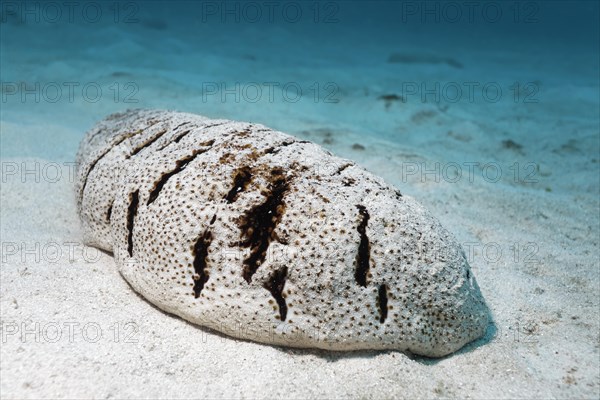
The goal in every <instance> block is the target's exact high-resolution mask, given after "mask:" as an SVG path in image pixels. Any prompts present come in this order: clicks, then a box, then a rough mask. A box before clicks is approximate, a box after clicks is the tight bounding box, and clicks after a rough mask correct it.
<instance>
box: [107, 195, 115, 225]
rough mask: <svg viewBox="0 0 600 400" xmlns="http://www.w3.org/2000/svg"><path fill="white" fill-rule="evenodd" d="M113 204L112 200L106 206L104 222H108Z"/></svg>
mask: <svg viewBox="0 0 600 400" xmlns="http://www.w3.org/2000/svg"><path fill="white" fill-rule="evenodd" d="M113 204H115V201H114V200H113V201H112V202H111V203H110V206H108V210H106V222H110V216H111V215H112V209H113Z"/></svg>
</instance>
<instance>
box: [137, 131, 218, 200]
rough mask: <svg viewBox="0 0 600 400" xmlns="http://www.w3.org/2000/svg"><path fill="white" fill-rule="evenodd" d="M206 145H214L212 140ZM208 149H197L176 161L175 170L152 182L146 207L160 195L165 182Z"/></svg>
mask: <svg viewBox="0 0 600 400" xmlns="http://www.w3.org/2000/svg"><path fill="white" fill-rule="evenodd" d="M209 142H210V143H209ZM209 142H206V143H209V144H208V146H212V144H213V143H214V140H212V141H209ZM209 148H210V147H208V148H204V149H199V150H195V151H194V152H193V153H192V154H191V155H189V156H187V157H185V158H183V159H181V160H178V161H177V162H176V163H175V168H174V169H173V170H172V171H170V172H167V173H166V174H164V175H163V176H161V177H160V179H159V180H158V181H156V182H154V187H153V189H152V191H151V192H150V195H149V196H148V201H147V202H146V205H150V204H151V203H152V202H154V200H156V198H157V197H158V195H159V194H160V191H161V190H162V188H163V186H165V184H166V183H167V181H168V180H169V179H170V178H171V177H172V176H173V175H176V174H178V173H180V172H181V171H183V170H184V169H185V167H186V166H187V165H188V164H189V163H190V162H192V161H193V160H194V158H196V156H198V155H199V154H202V153H204V152H206V151H207V150H208V149H209Z"/></svg>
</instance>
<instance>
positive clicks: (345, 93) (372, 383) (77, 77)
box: [0, 1, 600, 398]
mask: <svg viewBox="0 0 600 400" xmlns="http://www.w3.org/2000/svg"><path fill="white" fill-rule="evenodd" d="M0 4H1V6H0V81H1V87H0V89H1V91H0V95H1V102H0V133H1V134H0V158H1V161H2V181H1V182H2V189H1V201H2V203H1V204H2V207H1V209H2V211H1V214H0V216H1V217H2V221H1V231H0V232H1V234H2V242H3V243H2V268H1V270H0V272H1V274H2V276H1V285H0V294H1V297H0V298H1V305H2V307H1V308H0V309H1V317H2V323H3V332H11V329H12V328H10V329H9V326H8V325H6V324H7V323H8V324H16V325H14V326H17V327H18V329H19V330H20V331H21V330H23V329H24V325H23V324H26V325H27V326H30V325H31V324H34V325H35V323H36V322H39V323H41V324H42V326H44V325H43V324H44V323H46V324H48V323H51V322H52V323H54V322H57V323H59V325H60V326H63V324H64V323H65V322H68V321H71V322H72V321H76V322H78V323H80V324H81V326H84V325H85V324H86V323H91V322H94V323H98V324H99V326H102V328H103V329H104V330H105V331H106V330H107V329H109V327H110V326H113V323H116V322H119V323H129V322H132V321H133V323H135V324H136V325H135V326H136V329H137V330H136V332H138V336H137V338H138V339H139V340H138V341H137V342H135V344H133V345H130V343H124V342H123V341H120V342H115V341H99V342H95V343H90V342H89V341H86V340H80V341H79V342H78V341H77V340H74V341H73V342H71V341H67V340H65V339H64V338H63V339H61V340H58V341H56V342H51V341H48V340H44V337H42V339H41V341H34V340H32V339H31V337H30V338H29V339H28V338H27V337H25V339H23V337H21V336H20V335H17V334H11V335H8V336H7V335H3V341H2V349H1V353H0V355H1V366H2V368H1V378H2V379H1V384H0V388H1V389H2V397H3V398H4V397H5V396H6V397H5V398H31V397H77V396H79V395H84V394H85V395H86V396H87V397H94V398H97V397H111V396H118V397H159V396H162V397H194V396H201V397H242V396H247V397H267V396H275V397H283V396H291V397H303V396H304V397H306V396H308V397H327V396H330V397H331V396H333V397H366V398H381V397H405V398H409V397H421V398H431V397H461V398H462V397H467V396H470V397H475V398H491V397H493V398H533V397H544V398H564V397H569V398H575V397H576V398H598V396H599V395H600V365H599V361H598V360H599V359H600V357H599V349H600V321H599V314H600V313H599V311H600V304H599V303H600V302H599V293H600V280H599V276H600V271H599V268H600V266H599V254H600V253H599V249H598V245H599V242H600V203H599V201H598V198H599V194H600V169H599V160H600V94H599V93H600V91H599V85H600V73H599V71H600V58H599V48H600V27H599V21H600V11H599V10H600V6H599V3H598V2H596V1H482V2H468V1H466V2H463V1H458V2H453V1H284V2H272V1H138V2H132V1H89V2H88V1H73V2H62V1H56V2H52V1H49V2H44V1H37V2H29V1H25V2H23V1H2V2H1V3H0ZM128 108H161V109H170V110H177V111H185V112H191V113H196V114H201V115H204V116H207V117H211V118H227V119H233V120H239V121H250V122H255V123H261V124H264V125H266V126H269V127H271V128H274V129H277V130H281V131H283V132H286V133H289V134H292V135H295V136H298V137H301V138H302V139H306V140H310V141H314V142H316V143H318V144H320V145H322V146H324V147H325V148H327V149H328V150H330V151H331V152H332V153H334V154H336V155H338V156H342V157H345V158H349V159H352V160H355V161H357V162H358V163H359V164H360V165H362V166H364V167H365V168H367V169H368V170H369V171H371V172H373V173H375V174H377V175H380V176H382V177H383V178H384V179H385V180H386V181H388V182H389V183H392V184H393V185H395V186H397V187H398V188H400V189H401V191H402V192H403V193H406V194H408V195H411V196H413V197H415V198H416V199H417V200H418V201H419V202H420V203H422V204H424V205H425V206H426V207H427V208H428V209H430V210H431V211H432V213H433V214H434V215H436V217H438V218H439V219H440V220H441V221H442V223H443V225H444V226H445V227H447V228H448V229H449V230H450V231H451V232H453V233H454V234H455V235H456V236H457V238H458V240H459V241H460V242H461V243H462V245H463V248H464V249H465V252H466V254H467V255H468V257H469V262H470V264H471V266H472V268H473V271H474V273H475V275H476V277H477V280H478V282H479V285H480V287H481V290H482V293H483V295H484V297H485V298H486V301H487V302H488V305H489V307H490V309H491V310H492V314H493V317H494V323H493V324H492V325H491V326H490V329H489V332H488V335H487V336H486V338H484V339H482V340H481V341H480V342H478V343H475V344H473V345H472V346H471V347H468V348H467V349H466V350H464V351H461V352H460V354H458V355H455V356H452V357H450V358H448V359H444V360H442V361H436V362H432V361H424V360H414V359H412V358H410V357H405V356H404V355H402V354H394V353H382V354H378V353H374V354H367V355H365V354H363V355H361V356H356V357H354V356H353V357H348V358H344V357H342V356H341V355H322V354H321V355H319V354H317V355H315V354H313V353H310V352H309V353H303V352H301V351H295V350H285V351H282V350H277V349H275V348H270V347H267V348H266V349H265V347H261V346H260V345H256V344H254V343H246V342H238V341H234V340H231V341H226V340H224V339H223V338H220V337H218V336H215V335H214V334H212V333H208V335H209V339H208V342H206V341H204V342H203V341H202V340H203V339H202V338H204V339H206V337H205V336H206V335H207V333H206V332H203V331H201V330H199V329H197V328H195V327H193V326H190V325H189V324H187V323H185V322H183V321H181V320H178V319H176V318H169V319H165V320H163V318H165V317H164V315H162V314H161V313H160V312H159V311H157V310H155V309H153V308H152V307H151V306H149V305H148V304H146V303H144V302H143V300H141V299H139V298H137V297H136V296H135V295H134V294H132V293H129V288H128V287H127V285H126V284H124V283H123V282H122V281H121V280H120V277H119V276H118V273H117V272H116V271H115V269H114V264H113V263H112V258H111V257H110V255H106V254H99V255H98V258H97V259H95V260H94V262H90V260H89V259H86V256H85V254H86V252H87V251H88V250H87V248H86V247H85V246H83V245H82V244H80V241H81V237H80V232H79V230H78V229H79V228H78V221H77V217H76V212H75V203H74V200H73V192H72V190H73V188H72V186H73V182H74V176H73V171H74V170H73V168H74V166H73V162H74V158H75V153H76V151H77V148H78V146H79V142H80V140H81V139H82V137H83V135H84V133H85V132H86V131H87V130H88V129H90V128H91V127H92V125H93V124H94V123H95V122H97V121H99V120H100V119H102V118H104V117H105V116H106V115H108V114H110V113H112V112H118V111H123V110H125V109H128ZM49 243H52V244H57V246H58V247H57V248H58V249H59V250H58V253H59V255H58V256H56V251H57V250H56V249H54V250H52V251H53V253H52V252H50V253H52V254H54V255H55V256H56V257H55V258H52V256H50V255H49V253H48V251H50V250H48V251H46V252H45V251H44V249H45V248H46V249H48V248H49V247H48V244H49ZM68 243H76V245H74V249H75V250H74V253H73V254H71V253H69V252H68V251H67V249H71V247H69V246H71V245H68ZM72 247H73V246H72ZM31 249H33V250H31ZM90 271H92V272H90ZM107 271H110V272H107ZM94 280H96V282H94ZM98 282H100V283H98ZM155 314H156V315H155ZM10 327H13V325H10ZM40 332H41V331H40ZM173 332H176V333H177V335H175V336H176V337H174V336H173V335H172V333H173ZM46 339H47V338H46ZM190 340H191V342H192V343H193V344H192V345H190V344H189V342H190ZM230 342H231V343H230ZM156 343H158V344H156ZM207 343H208V344H207ZM186 346H191V347H186ZM182 349H186V350H182ZM199 359H201V360H204V361H203V362H199V361H198V360H199ZM256 368H258V369H259V370H260V371H261V377H259V378H257V379H256V380H255V381H252V380H251V379H249V378H245V379H242V377H243V376H251V375H248V374H253V373H254V372H255V369H256ZM365 371H370V372H365ZM359 376H360V377H361V378H360V379H359V378H358V377H359ZM232 381H235V382H236V383H235V384H232V383H231V382H232ZM273 381H277V382H281V383H280V385H276V387H275V388H274V387H273V384H272V382H273ZM365 381H366V382H369V383H368V384H366V383H365ZM130 382H133V384H131V383H130ZM199 387H201V388H202V392H201V393H199V392H198V388H199Z"/></svg>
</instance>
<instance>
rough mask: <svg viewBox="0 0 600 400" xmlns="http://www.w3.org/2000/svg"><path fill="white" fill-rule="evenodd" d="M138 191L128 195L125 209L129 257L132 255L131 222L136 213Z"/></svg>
mask: <svg viewBox="0 0 600 400" xmlns="http://www.w3.org/2000/svg"><path fill="white" fill-rule="evenodd" d="M138 195H139V191H138V190H136V191H135V192H133V193H131V194H130V195H129V208H128V209H127V252H128V253H129V257H133V223H134V220H135V216H136V214H137V209H138V202H139V196H138Z"/></svg>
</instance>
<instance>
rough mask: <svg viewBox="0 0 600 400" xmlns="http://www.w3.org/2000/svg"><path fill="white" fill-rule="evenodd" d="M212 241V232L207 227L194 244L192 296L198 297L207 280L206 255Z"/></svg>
mask: <svg viewBox="0 0 600 400" xmlns="http://www.w3.org/2000/svg"><path fill="white" fill-rule="evenodd" d="M211 242H212V232H211V231H209V230H208V229H207V230H205V231H204V233H202V235H200V237H199V238H198V240H196V244H195V245H194V272H196V274H195V275H194V278H193V279H194V297H195V298H198V297H200V293H201V292H202V289H204V285H205V284H206V282H207V281H208V273H207V271H206V267H207V265H208V264H207V261H206V258H207V257H208V247H209V246H210V244H211Z"/></svg>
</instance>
